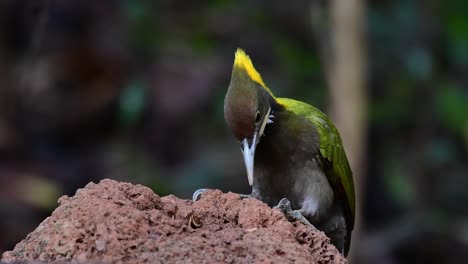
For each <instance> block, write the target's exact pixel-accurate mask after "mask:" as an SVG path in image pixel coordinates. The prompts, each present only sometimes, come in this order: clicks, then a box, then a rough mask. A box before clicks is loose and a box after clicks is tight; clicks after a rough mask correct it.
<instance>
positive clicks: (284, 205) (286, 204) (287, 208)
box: [273, 198, 315, 229]
mask: <svg viewBox="0 0 468 264" xmlns="http://www.w3.org/2000/svg"><path fill="white" fill-rule="evenodd" d="M273 208H276V209H279V210H280V211H281V212H283V214H284V215H285V216H286V218H288V220H289V221H295V220H299V221H300V222H301V223H303V224H304V225H307V226H310V227H313V228H314V229H315V227H314V225H312V224H311V223H310V222H309V220H307V218H305V217H304V216H303V215H302V212H301V210H292V208H291V202H290V201H289V200H288V198H283V199H281V200H280V201H279V203H278V205H277V206H275V207H273Z"/></svg>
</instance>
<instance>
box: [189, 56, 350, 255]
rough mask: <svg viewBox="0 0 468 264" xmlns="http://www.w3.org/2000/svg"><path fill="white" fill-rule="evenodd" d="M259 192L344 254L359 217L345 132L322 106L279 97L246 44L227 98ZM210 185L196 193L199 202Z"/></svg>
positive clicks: (228, 114)
mask: <svg viewBox="0 0 468 264" xmlns="http://www.w3.org/2000/svg"><path fill="white" fill-rule="evenodd" d="M224 117H225V121H226V124H227V127H228V128H229V130H230V131H231V132H232V134H233V135H234V137H235V138H236V139H237V141H238V142H239V145H240V148H241V152H242V155H243V159H244V164H245V168H246V172H247V179H248V183H249V185H250V186H251V187H252V193H251V194H248V195H241V196H242V197H244V198H246V197H252V198H256V199H258V200H261V201H263V202H265V203H266V204H268V205H269V206H271V207H275V208H278V209H280V210H281V211H282V212H283V213H284V214H285V215H286V216H287V218H288V219H290V220H299V221H300V222H302V223H304V224H306V225H309V226H311V227H313V228H317V229H319V230H321V231H323V232H324V233H325V234H326V235H327V236H328V237H329V238H330V242H331V243H332V244H333V245H335V247H336V248H337V249H338V250H339V251H340V253H341V254H342V255H344V256H345V257H346V256H347V255H348V252H349V247H350V243H351V233H352V230H353V228H354V218H355V190H354V183H353V176H352V172H351V169H350V166H349V162H348V159H347V157H346V153H345V150H344V148H343V144H342V140H341V137H340V134H339V132H338V130H337V128H336V127H335V125H334V124H333V123H332V121H331V120H330V119H329V118H328V117H327V116H326V115H325V114H324V113H323V112H322V111H320V110H319V109H317V108H315V107H313V106H311V105H309V104H307V103H304V102H301V101H297V100H294V99H288V98H278V97H275V95H274V94H273V93H272V91H271V90H270V89H269V88H268V87H267V86H266V84H265V83H264V81H263V79H262V77H261V75H260V73H259V72H258V71H257V70H256V69H255V67H254V65H253V62H252V60H251V59H250V57H249V56H248V55H247V54H246V53H245V51H244V50H243V49H241V48H238V49H237V51H236V52H235V58H234V64H233V68H232V74H231V80H230V83H229V87H228V90H227V93H226V97H225V100H224ZM205 190H206V189H200V190H197V191H196V192H195V193H194V195H193V199H194V200H196V199H197V197H198V196H199V195H200V194H201V193H203V192H204V191H205Z"/></svg>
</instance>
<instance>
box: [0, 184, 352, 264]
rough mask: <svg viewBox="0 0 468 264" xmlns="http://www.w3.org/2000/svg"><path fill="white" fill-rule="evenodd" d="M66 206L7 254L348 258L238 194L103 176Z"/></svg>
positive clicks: (121, 258)
mask: <svg viewBox="0 0 468 264" xmlns="http://www.w3.org/2000/svg"><path fill="white" fill-rule="evenodd" d="M59 204H60V205H59V207H57V209H55V211H54V212H53V213H52V215H51V216H49V217H48V218H46V219H45V220H44V221H43V222H42V223H41V224H40V225H39V226H38V227H37V228H36V230H34V231H33V232H31V233H30V234H29V235H28V236H27V237H26V238H25V239H24V240H23V241H21V242H20V243H18V244H17V245H16V246H15V248H14V249H13V250H12V251H8V252H5V253H4V254H3V256H2V259H1V260H2V261H3V262H6V263H12V262H26V261H39V262H51V261H56V262H74V263H90V262H91V263H346V260H345V259H344V258H343V257H342V255H341V254H340V253H339V252H338V251H337V249H336V248H335V247H334V246H333V245H331V244H330V240H329V239H328V238H327V237H326V236H325V234H324V233H322V232H320V231H318V230H314V229H312V228H310V227H308V226H305V225H303V224H301V223H299V222H289V221H288V220H287V219H286V218H285V217H284V215H283V214H282V213H281V212H280V211H279V210H277V209H272V208H270V207H268V206H267V205H266V204H264V203H262V202H261V201H258V200H256V199H252V198H248V199H241V198H240V197H239V195H238V194H235V193H222V192H221V191H218V190H210V191H207V192H205V193H204V194H203V195H202V197H201V199H200V200H198V201H196V202H193V201H190V200H183V199H180V198H177V197H175V196H173V195H169V196H164V197H159V196H158V195H156V194H155V193H153V191H152V190H151V189H149V188H147V187H145V186H141V185H133V184H130V183H122V182H117V181H114V180H108V179H106V180H102V181H101V182H100V183H98V184H95V183H89V184H88V185H87V186H86V187H84V188H83V189H79V190H78V191H77V192H76V194H75V196H73V197H68V196H63V197H61V198H60V199H59Z"/></svg>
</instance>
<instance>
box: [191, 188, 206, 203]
mask: <svg viewBox="0 0 468 264" xmlns="http://www.w3.org/2000/svg"><path fill="white" fill-rule="evenodd" d="M206 191H208V189H198V190H196V191H195V192H194V193H193V195H192V201H194V202H196V201H197V200H198V198H200V197H201V195H202V194H203V193H204V192H206Z"/></svg>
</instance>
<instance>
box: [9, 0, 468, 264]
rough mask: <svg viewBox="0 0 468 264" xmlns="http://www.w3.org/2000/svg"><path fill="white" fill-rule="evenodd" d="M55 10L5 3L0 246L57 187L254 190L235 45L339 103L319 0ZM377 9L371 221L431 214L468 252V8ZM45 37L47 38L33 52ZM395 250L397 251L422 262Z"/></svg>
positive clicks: (293, 82) (452, 4)
mask: <svg viewBox="0 0 468 264" xmlns="http://www.w3.org/2000/svg"><path fill="white" fill-rule="evenodd" d="M325 2H326V1H325ZM51 3H52V4H51V5H50V6H47V5H44V3H43V2H42V1H13V0H8V1H2V2H1V3H0V34H1V37H0V69H10V70H5V71H0V155H1V156H0V158H1V159H0V191H1V192H0V198H1V203H0V214H1V215H0V217H1V219H2V220H3V222H0V234H3V233H5V234H8V236H10V237H13V238H10V239H8V240H6V239H4V240H2V239H0V249H2V250H3V249H7V248H11V247H12V245H13V243H15V242H17V241H18V240H19V239H20V238H22V237H24V235H25V234H26V233H27V232H29V231H30V230H32V228H34V227H35V226H36V225H37V223H38V222H39V221H40V220H41V219H42V218H43V216H46V215H48V214H49V213H50V210H51V209H52V208H54V206H56V199H57V198H58V197H59V196H60V195H62V194H69V195H72V194H73V193H74V192H75V190H76V189H77V188H79V187H82V186H84V185H85V184H86V183H88V182H89V181H98V180H99V179H101V178H104V177H111V178H115V179H119V180H122V181H131V182H135V183H141V184H144V185H147V186H149V187H151V188H152V189H153V190H155V192H157V193H158V194H160V195H166V194H169V193H173V194H176V195H179V196H181V197H184V198H189V197H190V196H191V193H192V192H193V190H196V189H198V188H203V187H208V188H219V189H222V190H224V191H233V192H239V193H248V192H249V187H248V184H247V180H246V177H245V171H244V167H243V164H242V158H241V155H240V151H239V150H238V145H237V142H235V140H234V139H233V138H232V136H231V135H230V134H229V131H227V129H226V127H225V124H224V120H223V118H224V116H223V101H224V95H225V92H226V89H227V86H228V83H229V78H230V73H231V65H232V60H233V53H234V51H235V49H236V48H237V47H242V48H244V49H245V50H246V51H247V52H248V53H249V54H250V55H251V57H252V59H253V61H254V63H255V65H256V68H257V69H258V70H259V71H260V72H261V73H262V76H263V78H264V80H265V82H266V84H267V85H268V86H269V87H270V88H271V90H272V91H273V92H274V93H275V94H277V95H278V96H281V97H291V98H298V99H301V100H303V101H306V102H308V103H310V104H313V105H315V106H317V107H319V108H320V109H323V110H327V106H328V98H329V94H328V89H327V83H326V81H325V70H326V69H325V68H324V66H323V65H322V63H323V61H322V59H325V60H326V59H327V58H326V56H324V54H320V53H319V52H320V50H319V46H320V44H319V43H321V42H322V40H323V39H326V38H327V37H328V35H324V36H320V35H319V38H320V39H317V38H315V36H316V35H317V34H313V33H314V32H312V30H313V29H314V27H313V26H312V25H311V24H310V23H311V19H310V4H311V2H309V1H302V0H301V1H295V2H294V4H288V5H285V4H284V1H266V0H259V1H229V0H211V1H208V0H206V1H200V2H197V3H194V2H187V1H149V0H144V1H129V0H124V1H109V2H106V3H104V2H99V1H95V2H89V1H72V0H70V1H58V2H54V1H52V2H51ZM367 5H368V6H367V9H366V13H365V15H366V17H365V27H366V39H367V42H366V47H365V48H366V53H367V58H368V61H367V81H368V87H367V89H368V100H369V108H368V112H367V115H368V139H367V141H368V149H367V150H366V152H367V163H366V167H365V168H364V169H363V170H362V171H365V172H366V178H365V194H364V197H365V198H366V199H365V201H364V207H363V208H364V209H363V212H362V214H363V218H364V223H365V228H364V230H365V231H368V230H370V231H376V233H379V234H380V233H386V232H385V231H386V230H387V228H390V227H392V226H398V225H399V223H402V222H404V221H406V219H413V218H412V217H413V216H414V215H419V213H420V212H423V215H425V216H427V219H429V220H428V221H429V222H431V225H429V226H431V228H434V229H437V232H439V233H440V232H443V233H444V235H446V236H449V237H450V238H453V239H454V240H455V241H465V242H464V243H465V244H463V245H465V246H466V241H468V233H467V232H466V230H468V227H467V226H468V221H467V219H468V207H466V206H464V205H465V204H467V203H468V192H467V191H466V186H468V177H467V176H466V175H467V173H466V172H467V171H468V151H467V149H468V16H467V15H466V14H468V10H467V6H468V5H467V4H466V1H464V0H454V1H445V2H443V1H410V0H396V1H368V2H367ZM322 12H323V13H324V23H325V24H324V25H323V26H324V27H325V30H324V32H327V30H329V28H330V27H329V25H328V24H327V23H328V21H329V17H328V16H329V15H328V12H327V8H326V7H325V8H324V9H323V10H322ZM41 16H46V18H47V19H46V20H45V21H47V23H46V26H45V29H41V28H39V27H38V23H37V21H38V19H40V18H41ZM41 30H42V31H41ZM38 31H40V32H43V33H42V34H44V36H43V37H42V39H43V43H41V46H40V47H34V46H33V44H32V43H34V41H33V39H34V36H35V32H38ZM315 33H316V32H315ZM322 38H323V39H322ZM31 73H34V74H31ZM36 75H37V76H39V77H37V78H36V77H35V78H32V77H31V76H36ZM39 99H40V100H39ZM57 102H58V103H57ZM348 155H353V154H352V153H348ZM24 175H27V177H25V176H24ZM11 208H16V209H15V210H12V209H11ZM25 208H26V209H25ZM28 214H29V215H30V216H31V218H30V219H32V220H28V221H23V222H21V221H12V219H15V218H18V219H19V218H21V219H23V220H24V219H25V218H27V217H26V216H25V215H28ZM5 219H7V220H5ZM402 226H411V225H406V224H402ZM423 226H427V225H417V227H415V228H413V229H414V230H417V229H418V228H422V227H423ZM447 227H450V228H447ZM452 228H453V229H452ZM12 230H15V232H13V231H12ZM398 230H399V231H401V232H407V229H405V228H403V227H401V228H400V229H398ZM446 230H448V231H446ZM463 230H465V232H463ZM7 231H8V232H7ZM423 231H427V230H423ZM430 231H431V232H432V231H434V230H430ZM414 232H416V231H414ZM394 233H398V232H394ZM428 233H430V232H426V233H424V234H428ZM454 234H456V235H454ZM408 236H410V235H408ZM415 237H416V238H415V241H418V242H420V244H425V242H426V241H428V240H430V239H429V238H427V237H424V236H423V237H422V238H420V237H419V236H416V235H415ZM460 237H461V238H460ZM383 240H386V239H383ZM388 240H389V241H393V240H392V239H388ZM447 241H449V239H447ZM450 241H451V240H450ZM443 242H444V241H443ZM389 243H390V242H389ZM447 243H449V242H447ZM362 244H363V245H364V244H365V243H362ZM416 244H418V243H416ZM401 245H404V244H397V245H396V246H394V247H395V248H398V247H400V248H401V247H403V246H401ZM447 245H451V246H450V247H448V248H457V247H455V246H452V244H447ZM457 245H458V244H457ZM431 250H432V248H431V245H427V247H426V248H424V249H421V250H420V251H421V252H425V253H427V252H428V251H431ZM398 252H400V251H398V250H397V249H392V250H389V253H388V254H389V255H391V258H390V259H392V260H395V259H397V260H400V259H405V260H408V261H407V262H408V263H411V261H409V259H410V258H406V257H403V255H398ZM434 252H437V251H434ZM447 252H448V251H447ZM447 252H445V251H444V253H441V254H447V255H449V254H448V253H447ZM405 256H406V255H405ZM455 256H460V255H456V254H455ZM397 262H398V261H394V262H391V263H397ZM362 263H365V261H363V262H362ZM368 263H372V262H368ZM389 263H390V262H389Z"/></svg>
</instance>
